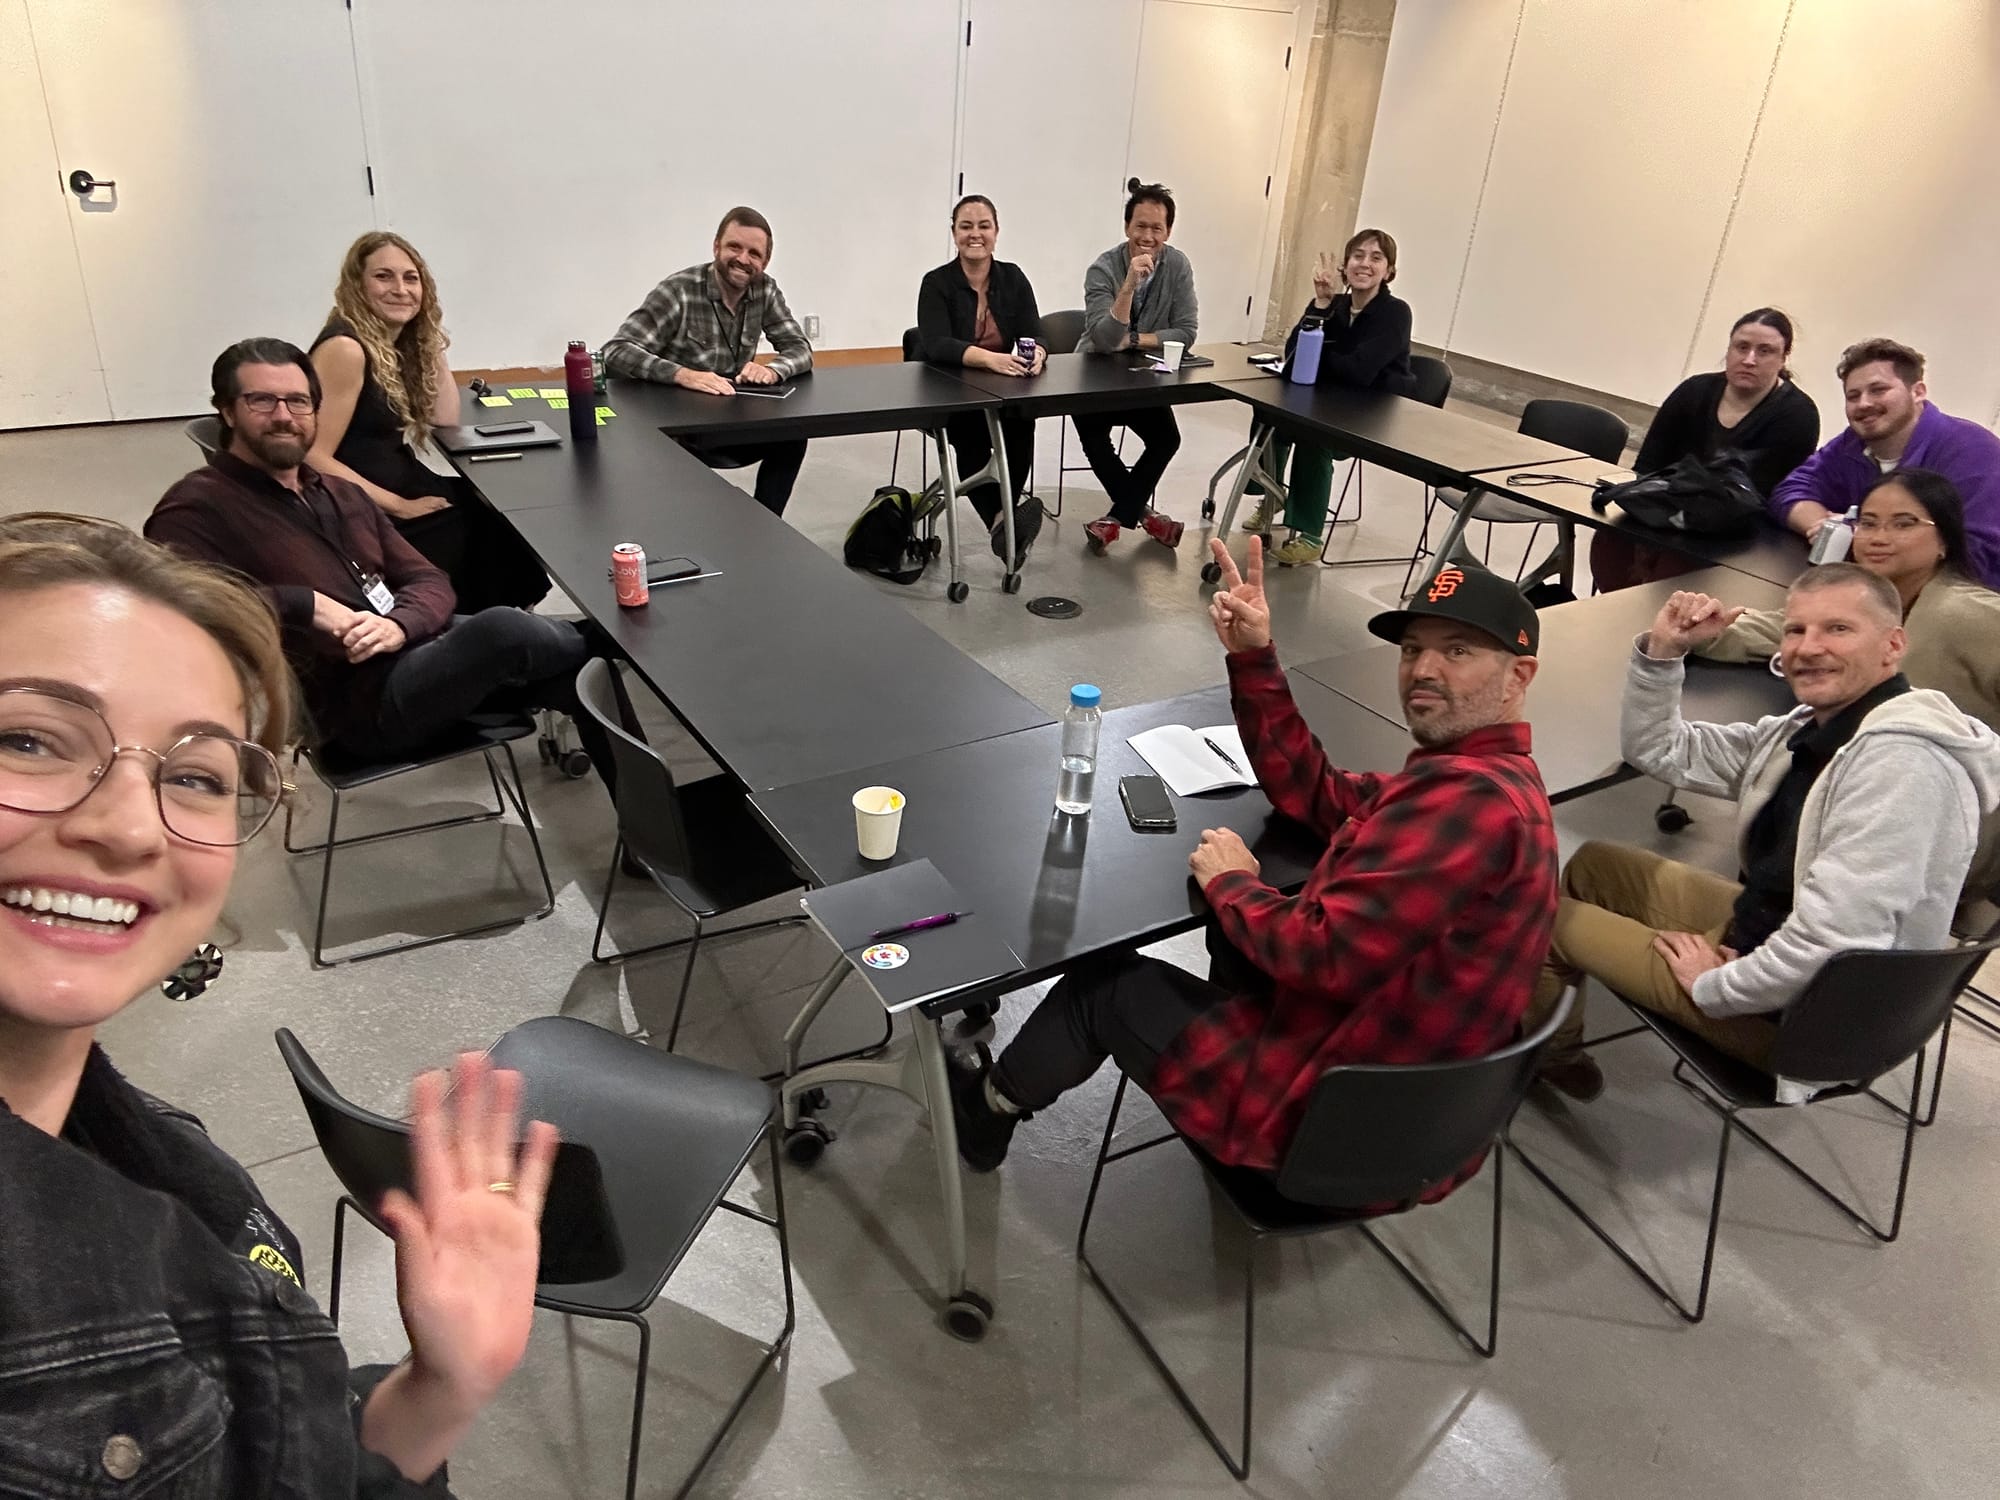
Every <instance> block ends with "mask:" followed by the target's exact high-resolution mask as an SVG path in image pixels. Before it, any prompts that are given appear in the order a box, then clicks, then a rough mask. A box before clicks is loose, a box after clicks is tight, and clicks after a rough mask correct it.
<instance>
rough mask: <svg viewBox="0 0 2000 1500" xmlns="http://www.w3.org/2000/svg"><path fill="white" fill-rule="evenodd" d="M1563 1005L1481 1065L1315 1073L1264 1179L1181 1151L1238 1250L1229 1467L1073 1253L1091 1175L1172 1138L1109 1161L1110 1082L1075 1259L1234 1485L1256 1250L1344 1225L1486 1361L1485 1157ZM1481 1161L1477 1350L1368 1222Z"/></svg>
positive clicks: (1176, 1384) (1497, 1174) (1248, 1421)
mask: <svg viewBox="0 0 2000 1500" xmlns="http://www.w3.org/2000/svg"><path fill="white" fill-rule="evenodd" d="M1572 1003H1573V997H1569V996H1565V997H1564V1000H1563V1002H1562V1003H1561V1004H1559V1005H1558V1006H1557V1007H1556V1010H1555V1012H1554V1014H1552V1015H1551V1016H1549V1017H1548V1019H1547V1020H1545V1021H1544V1022H1543V1023H1542V1025H1541V1026H1539V1027H1537V1028H1536V1030H1535V1031H1534V1033H1533V1034H1532V1035H1529V1036H1526V1037H1522V1038H1521V1039H1519V1040H1518V1041H1515V1042H1513V1043H1511V1044H1509V1045H1508V1046H1505V1047H1502V1048H1500V1049H1499V1050H1498V1051H1496V1052H1491V1053H1488V1054H1487V1055H1486V1056H1484V1057H1474V1058H1464V1059H1458V1060H1451V1061H1444V1062H1434V1063H1415V1064H1383V1063H1347V1064H1341V1065H1339V1066H1336V1067H1331V1068H1328V1069H1327V1070H1326V1071H1325V1072H1324V1073H1322V1074H1320V1077H1319V1082H1318V1083H1317V1084H1315V1085H1314V1087H1313V1091H1312V1094H1311V1095H1310V1096H1309V1097H1308V1099H1307V1101H1306V1110H1305V1115H1304V1117H1303V1118H1302V1119H1301V1120H1300V1122H1299V1127H1298V1130H1297V1132H1296V1133H1295V1134H1294V1135H1293V1137H1292V1142H1291V1145H1290V1146H1289V1147H1287V1148H1286V1151H1285V1159H1284V1161H1283V1162H1281V1163H1280V1164H1279V1166H1278V1170H1277V1171H1276V1172H1260V1171H1254V1170H1252V1169H1249V1168H1246V1167H1228V1166H1224V1165H1222V1164H1221V1163H1220V1162H1218V1161H1216V1160H1215V1159H1214V1158H1213V1157H1211V1156H1210V1155H1209V1154H1208V1153H1207V1152H1205V1151H1203V1150H1202V1149H1201V1148H1200V1147H1198V1146H1196V1145H1194V1144H1193V1143H1192V1142H1189V1141H1183V1144H1185V1145H1186V1146H1187V1148H1188V1150H1189V1151H1190V1152H1191V1153H1192V1154H1193V1156H1194V1158H1195V1160H1196V1162H1198V1163H1199V1164H1200V1166H1201V1169H1202V1171H1203V1173H1204V1174H1205V1175H1206V1176H1207V1178H1208V1180H1209V1183H1210V1184H1211V1185H1212V1186H1213V1187H1214V1188H1216V1189H1217V1190H1218V1193H1219V1196H1220V1197H1221V1198H1222V1200H1223V1201H1225V1202H1227V1203H1228V1205H1229V1206H1230V1208H1231V1209H1232V1210H1234V1211H1235V1214H1236V1217H1237V1218H1238V1219H1239V1220H1240V1221H1241V1222H1242V1224H1243V1227H1244V1229H1245V1231H1246V1232H1247V1233H1248V1234H1249V1237H1250V1242H1249V1244H1248V1246H1247V1247H1246V1248H1245V1251H1244V1255H1243V1434H1242V1457H1241V1459H1238V1458H1235V1457H1232V1456H1231V1454H1230V1452H1229V1450H1228V1448H1227V1447H1226V1446H1225V1445H1224V1444H1223V1441H1222V1439H1221V1438H1220V1437H1218V1436H1217V1435H1216V1433H1215V1429H1214V1428H1212V1427H1211V1426H1210V1425H1209V1423H1208V1420H1207V1418H1205V1417H1204V1416H1203V1415H1202V1414H1201V1411H1200V1409H1199V1408H1198V1407H1197V1406H1196V1405H1195V1403H1194V1398H1193V1397H1192V1396H1190V1395H1189V1394H1188V1392H1187V1390H1186V1389H1185V1388H1184V1387H1183V1386H1182V1385H1181V1383H1180V1381H1179V1379H1178V1378H1176V1377H1175V1375H1174V1373H1173V1371H1171V1370H1170V1369H1168V1368H1167V1363H1166V1360H1165V1359H1164V1358H1163V1357H1162V1356H1161V1354H1160V1352H1159V1350H1158V1349H1156V1348H1155V1347H1154V1346H1153V1343H1152V1341H1151V1340H1150V1339H1148V1338H1147V1337H1146V1335H1145V1332H1144V1331H1143V1330H1142V1329H1141V1328H1140V1327H1139V1323H1138V1320H1137V1319H1136V1318H1134V1317H1133V1315H1132V1313H1131V1312H1130V1311H1129V1310H1127V1308H1126V1306H1125V1304H1124V1303H1123V1302H1122V1301H1120V1300H1119V1298H1118V1295H1117V1294H1116V1293H1115V1292H1113V1291H1112V1290H1111V1286H1110V1284H1109V1283H1108V1282H1107V1281H1106V1280H1105V1279H1104V1275H1103V1273H1102V1272H1101V1271H1099V1270H1098V1269H1097V1267H1096V1265H1095V1264H1094V1263H1092V1261H1091V1259H1090V1256H1089V1253H1088V1251H1087V1249H1086V1246H1085V1239H1086V1237H1087V1236H1088V1235H1089V1233H1090V1218H1091V1213H1092V1211H1093V1209H1095V1207H1096V1205H1097V1189H1098V1184H1099V1182H1100V1181H1101V1180H1102V1178H1103V1176H1104V1169H1105V1167H1106V1166H1107V1165H1109V1164H1110V1163H1112V1162H1114V1161H1119V1160H1122V1159H1123V1158H1125V1157H1128V1156H1136V1155H1137V1154H1139V1153H1140V1152H1142V1151H1149V1150H1151V1149H1152V1148H1153V1147H1155V1146H1159V1145H1163V1144H1165V1143H1166V1142H1168V1141H1171V1140H1177V1139H1181V1137H1180V1136H1179V1135H1178V1134H1177V1133H1175V1132H1172V1131H1169V1132H1168V1133H1167V1134H1165V1135H1161V1136H1156V1137H1154V1138H1153V1139H1151V1140H1148V1141H1144V1142H1142V1143H1140V1144H1139V1145H1136V1146H1127V1147H1124V1148H1122V1149H1121V1150H1117V1151H1113V1150H1112V1149H1111V1141H1112V1136H1113V1134H1114V1133H1115V1132H1116V1131H1117V1129H1118V1112H1119V1109H1120V1107H1121V1106H1122V1105H1123V1104H1124V1102H1125V1090H1126V1086H1127V1085H1128V1084H1129V1083H1130V1082H1131V1080H1130V1079H1129V1078H1126V1077H1124V1076H1122V1075H1121V1076H1120V1078H1119V1080H1118V1090H1117V1092H1116V1093H1115V1094H1114V1095H1113V1096H1112V1100H1111V1116H1110V1118H1109V1119H1108V1120H1106V1121H1105V1125H1104V1142H1103V1144H1102V1145H1101V1146H1100V1147H1099V1148H1098V1153H1097V1166H1096V1169H1095V1170H1094V1171H1093V1172H1092V1173H1091V1177H1090V1193H1089V1196H1088V1197H1086V1198H1085V1200H1084V1205H1083V1223H1082V1225H1081V1226H1080V1227H1079V1228H1078V1230H1077V1234H1076V1255H1077V1259H1078V1260H1079V1261H1080V1262H1082V1264H1083V1268H1084V1270H1085V1271H1086V1272H1088V1273H1089V1275H1090V1279H1091V1281H1092V1283H1093V1284H1095V1285H1096V1287H1097V1289H1098V1290H1099V1291H1100V1292H1102V1293H1103V1294H1104V1299H1105V1301H1107V1302H1109V1303H1110V1304H1111V1310H1112V1311H1113V1312H1115V1313H1117V1314H1118V1318H1119V1321H1121V1322H1122V1323H1124V1325H1125V1327H1126V1329H1127V1330H1128V1331H1129V1332H1130V1333H1131V1335H1132V1337H1133V1338H1135V1339H1137V1340H1138V1341H1139V1347H1140V1349H1141V1350H1143V1351H1144V1352H1145V1355H1146V1358H1147V1359H1148V1360H1149V1361H1150V1362H1151V1364H1152V1366H1153V1368H1154V1369H1155V1370H1157V1371H1158V1372H1159V1374H1160V1378H1161V1379H1163V1380H1164V1381H1166V1383H1167V1389H1168V1390H1169V1391H1170V1392H1172V1394H1173V1397H1174V1399H1175V1400H1176V1401H1178V1402H1179V1403H1180V1406H1181V1410H1183V1411H1184V1412H1186V1413H1187V1415H1188V1417H1189V1419H1190V1420H1192V1421H1193V1423H1194V1425H1195V1426H1196V1428H1197V1429H1199V1430H1200V1432H1201V1435H1202V1436H1203V1437H1204V1438H1206V1439H1207V1440H1208V1445H1209V1447H1211V1448H1213V1449H1214V1450H1215V1454H1216V1456H1217V1457H1218V1458H1220V1459H1221V1460H1222V1463H1223V1467H1224V1468H1226V1469H1228V1470H1229V1472H1230V1473H1231V1474H1232V1475H1233V1476H1235V1477H1236V1478H1237V1479H1247V1478H1249V1476H1250V1437H1251V1429H1252V1414H1253V1410H1254V1405H1253V1387H1252V1373H1253V1368H1254V1360H1255V1355H1256V1339H1255V1332H1256V1325H1255V1311H1256V1300H1257V1252H1258V1250H1259V1249H1260V1248H1261V1247H1262V1245H1263V1242H1264V1241H1265V1240H1267V1239H1294V1238H1299V1237H1302V1236H1305V1235H1313V1234H1321V1233H1324V1232H1326V1231H1328V1230H1333V1229H1344V1228H1348V1227H1350V1226H1351V1227H1353V1228H1356V1229H1359V1230H1360V1231H1361V1233H1362V1235H1363V1236H1364V1237H1365V1238H1366V1239H1367V1241H1368V1243H1369V1244H1370V1245H1372V1246H1374V1247H1375V1249H1377V1250H1379V1251H1380V1252H1381V1253H1382V1255H1383V1256H1384V1257H1386V1258H1387V1260H1388V1261H1389V1264H1390V1265H1392V1266H1394V1267H1395V1268H1396V1271H1397V1274H1398V1275H1400V1276H1401V1277H1402V1278H1403V1280H1404V1281H1406V1282H1407V1283H1409V1285H1410V1286H1411V1287H1412V1288H1414V1289H1415V1290H1416V1292H1417V1294H1418V1295H1419V1296H1420V1297H1422V1298H1423V1299H1424V1301H1425V1302H1426V1303H1427V1304H1429V1306H1430V1308H1431V1310H1432V1311H1433V1312H1435V1313H1437V1314H1438V1316H1439V1317H1441V1318H1443V1319H1444V1321H1445V1322H1446V1323H1447V1324H1448V1325H1449V1326H1450V1327H1451V1329H1452V1331H1453V1332H1454V1333H1456V1334H1457V1335H1458V1337H1459V1339H1460V1340H1461V1341H1463V1342H1464V1343H1465V1345H1466V1346H1467V1347H1468V1348H1470V1349H1472V1350H1473V1351H1474V1352H1475V1353H1477V1354H1479V1355H1480V1356H1482V1357H1483V1358H1486V1359H1491V1358H1492V1357H1493V1352H1494V1350H1495V1349H1496V1348H1498V1347H1499V1338H1500V1228H1501V1219H1502V1211H1503V1209H1504V1207H1505V1203H1506V1194H1505V1190H1504V1189H1505V1182H1504V1179H1503V1170H1504V1168H1503V1163H1502V1156H1503V1153H1502V1152H1501V1151H1500V1150H1499V1149H1498V1147H1499V1143H1500V1141H1501V1139H1502V1137H1503V1135H1504V1132H1505V1131H1506V1129H1507V1123H1508V1121H1509V1120H1511V1119H1512V1118H1513V1116H1514V1111H1515V1110H1516V1109H1517V1108H1518V1107H1519V1106H1520V1103H1521V1100H1522V1098H1523V1097H1525V1096H1526V1094H1527V1092H1528V1088H1529V1085H1531V1084H1532V1083H1533V1082H1534V1080H1535V1068H1536V1065H1537V1063H1538V1062H1539V1061H1540V1059H1541V1055H1542V1052H1543V1050H1544V1049H1545V1048H1546V1047H1547V1045H1548V1041H1549V1038H1550V1037H1551V1036H1553V1035H1554V1034H1555V1031H1556V1028H1557V1027H1558V1026H1560V1025H1561V1024H1562V1021H1563V1018H1564V1017H1565V1016H1566V1015H1567V1014H1568V1013H1569V1007H1570V1005H1571V1004H1572ZM1489 1152H1490V1153H1491V1160H1492V1162H1493V1229H1492V1251H1491V1258H1490V1262H1489V1275H1488V1289H1487V1301H1486V1338H1485V1341H1484V1342H1483V1343H1482V1342H1481V1341H1480V1339H1479V1338H1478V1336H1477V1335H1475V1334H1474V1333H1473V1332H1472V1331H1471V1330H1470V1329H1468V1328H1467V1327H1466V1326H1465V1324H1464V1323H1463V1322H1462V1321H1460V1319H1459V1317H1458V1316H1457V1315H1456V1314H1455V1313H1453V1312H1452V1310H1451V1309H1450V1308H1449V1307H1447V1306H1446V1305H1445V1303H1444V1301H1443V1299H1442V1298H1441V1297H1439V1295H1438V1294H1437V1292H1436V1291H1434V1290H1433V1289H1432V1288H1431V1287H1430V1286H1428V1285H1427V1284H1426V1283H1425V1282H1424V1281H1423V1280H1422V1279H1421V1278H1419V1276H1418V1275H1417V1273H1416V1272H1415V1271H1414V1270H1412V1269H1411V1268H1410V1266H1409V1265H1408V1264H1407V1263H1406V1262H1405V1261H1404V1260H1403V1259H1402V1258H1401V1257H1400V1256H1398V1255H1397V1254H1396V1252H1395V1251H1393V1250H1391V1249H1390V1248H1389V1246H1388V1245H1387V1244H1385V1243H1384V1242H1383V1241H1382V1239H1381V1238H1380V1237H1379V1236H1377V1235H1376V1233H1375V1232H1374V1230H1372V1229H1371V1228H1369V1225H1368V1221H1369V1220H1370V1219H1376V1218H1383V1217H1387V1216H1388V1215H1391V1214H1398V1213H1405V1212H1408V1211H1409V1210H1411V1209H1413V1208H1416V1207H1418V1206H1419V1205H1420V1203H1421V1201H1422V1199H1423V1196H1424V1194H1426V1193H1428V1192H1430V1191H1432V1190H1433V1189H1434V1188H1436V1187H1438V1186H1439V1185H1441V1184H1443V1183H1446V1182H1449V1181H1450V1180H1451V1179H1452V1178H1453V1177H1454V1176H1455V1175H1457V1174H1458V1173H1459V1172H1460V1171H1461V1170H1462V1169H1463V1168H1464V1167H1465V1166H1466V1164H1467V1163H1468V1162H1472V1161H1475V1160H1477V1159H1478V1158H1479V1157H1481V1156H1482V1155H1484V1154H1486V1153H1489ZM1468 1180H1469V1179H1468Z"/></svg>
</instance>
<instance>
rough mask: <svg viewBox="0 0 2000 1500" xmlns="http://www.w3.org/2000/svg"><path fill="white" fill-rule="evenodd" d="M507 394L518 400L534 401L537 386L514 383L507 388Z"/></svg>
mask: <svg viewBox="0 0 2000 1500" xmlns="http://www.w3.org/2000/svg"><path fill="white" fill-rule="evenodd" d="M507 394H508V395H510V396H512V397H513V398H514V399H515V400H516V401H532V400H534V399H535V388H534V387H533V386H531V385H513V386H509V387H508V388H507Z"/></svg>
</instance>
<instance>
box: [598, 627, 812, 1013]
mask: <svg viewBox="0 0 2000 1500" xmlns="http://www.w3.org/2000/svg"><path fill="white" fill-rule="evenodd" d="M615 672H616V668H614V667H613V666H612V665H611V663H610V662H608V661H605V660H604V659H603V658H601V657H598V658H593V659H592V660H590V661H587V662H585V663H584V664H583V670H582V671H581V672H579V673H578V674H577V678H576V694H577V697H578V698H579V699H581V700H582V703H583V711H584V712H585V713H587V714H589V715H590V716H591V717H592V718H593V719H595V720H596V721H597V723H598V725H599V727H600V728H602V729H603V731H604V733H605V736H606V737H607V738H608V739H609V740H610V742H611V756H612V759H613V761H614V762H615V763H616V764H617V767H618V795H617V798H616V802H617V805H618V842H617V847H616V848H614V849H613V850H612V851H611V871H610V873H609V874H608V875H607V876H606V877H605V881H604V900H603V902H602V903H601V904H600V905H599V906H598V910H597V930H596V932H595V933H594V934H592V936H591V939H590V958H591V962H593V963H600V964H604V963H622V962H623V961H624V960H626V959H629V958H637V957H639V956H640V955H641V954H646V953H659V952H662V951H664V950H665V949H668V948H679V947H683V946H685V947H686V948H687V963H686V964H685V965H684V966H683V967H682V969H681V983H680V991H679V993H678V994H677V995H675V997H674V1017H673V1020H672V1022H670V1023H669V1025H668V1029H667V1048H666V1050H667V1051H669V1052H671V1051H673V1050H674V1043H675V1042H676V1041H677V1040H678V1039H679V1037H680V1031H681V1012H682V1010H683V1009H684V1008H685V1007H686V1005H687V995H688V984H689V981H690V980H692V979H693V977H694V963H695V956H696V954H697V953H698V952H699V951H700V949H701V943H702V940H703V939H704V938H717V937H728V936H730V935H732V934H735V933H740V932H757V931H760V930H762V929H764V928H767V927H787V926H790V925H792V924H793V923H797V922H803V921H804V920H805V917H804V916H803V915H790V916H783V917H770V918H767V919H765V920H763V921H758V922H746V923H743V924H741V925H740V926H736V927H727V928H723V929H721V930H720V931H710V930H709V929H708V927H707V923H708V922H709V920H710V919H712V918H714V917H717V916H721V915H723V914H724V913H727V912H733V911H738V910H740V909H742V908H743V907H746V906H754V905H756V904H757V903H758V902H760V901H768V900H769V899H770V898H771V897H773V896H780V895H783V894H784V893H785V892H786V891H792V890H797V889H798V888H799V886H800V881H799V877H798V875H797V874H796V873H795V872H794V871H793V869H792V866H791V863H790V861H789V860H788V859H787V858H786V857H785V855H784V854H783V852H782V851H780V850H779V848H778V846H777V845H776V844H774V843H772V842H771V836H770V835H769V834H767V833H766V832H765V831H764V827H763V825H762V824H761V823H759V822H758V821H757V819H756V818H755V817H754V816H753V815H752V813H751V811H750V808H749V805H748V803H747V802H746V801H745V800H744V796H743V792H742V790H741V789H740V788H739V787H738V786H737V785H736V783H735V782H733V781H732V780H730V778H729V777H728V776H726V775H723V774H720V773H718V774H717V775H714V776H708V777H704V778H703V779H702V780H700V781H691V782H685V783H677V782H676V781H675V780H674V775H673V772H672V771H670V770H669V769H668V768H667V763H666V762H665V761H664V760H662V759H660V755H659V752H658V751H657V750H655V749H653V747H652V746H651V745H648V744H647V743H646V742H645V741H644V740H641V739H639V738H638V737H637V736H635V735H633V734H632V733H631V732H630V731H629V730H627V729H626V728H625V726H624V724H623V722H622V721H621V719H620V715H619V712H618V697H617V693H618V685H617V681H616V678H615V676H614V674H615ZM628 852H629V853H630V854H631V856H632V858H633V859H634V860H636V861H637V862H638V863H639V864H640V865H641V866H642V867H643V868H644V869H645V871H646V873H647V875H648V876H649V877H651V879H652V882H653V884H654V885H656V886H657V887H659V889H660V890H661V891H663V892H664V893H665V894H666V896H667V899H668V900H670V901H672V902H673V903H674V905H676V906H678V907H679V908H680V909H681V910H682V911H684V912H686V913H687V914H688V915H689V916H690V917H692V918H694V933H693V935H692V936H691V937H684V938H672V939H670V940H668V941H666V942H661V943H651V944H648V945H647V946H646V947H643V948H632V949H628V950H626V951H625V952H622V953H606V952H604V951H603V943H604V924H605V919H606V918H607V917H608V916H609V914H610V911H611V893H612V890H613V889H614V888H615V887H616V885H617V883H618V872H619V870H620V869H621V868H622V867H623V865H624V862H625V856H626V854H627V853H628Z"/></svg>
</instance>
